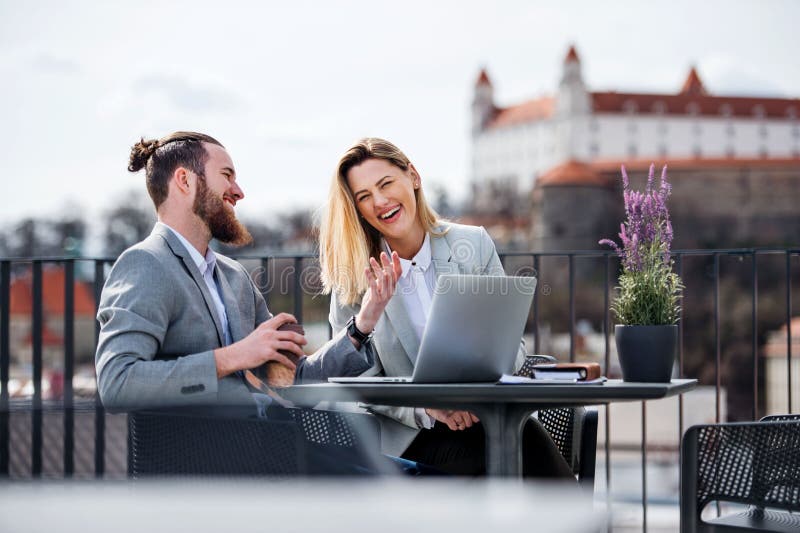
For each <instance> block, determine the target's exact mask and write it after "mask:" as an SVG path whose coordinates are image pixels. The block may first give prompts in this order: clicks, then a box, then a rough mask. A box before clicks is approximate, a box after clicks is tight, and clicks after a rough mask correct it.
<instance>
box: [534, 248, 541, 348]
mask: <svg viewBox="0 0 800 533" xmlns="http://www.w3.org/2000/svg"><path fill="white" fill-rule="evenodd" d="M539 266H540V261H539V254H534V255H533V271H534V272H535V273H536V277H537V278H538V282H537V286H538V287H539V288H537V289H536V290H535V291H534V293H533V353H535V354H540V353H542V350H541V347H542V340H541V339H540V338H539V293H541V292H542V290H541V285H542V273H541V272H539Z"/></svg>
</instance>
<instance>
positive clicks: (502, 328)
mask: <svg viewBox="0 0 800 533" xmlns="http://www.w3.org/2000/svg"><path fill="white" fill-rule="evenodd" d="M535 289H536V278H535V277H520V276H471V275H457V274H442V275H441V276H439V278H438V279H437V281H436V289H435V290H434V293H433V300H432V302H431V311H430V315H429V316H428V322H427V323H426V325H425V330H424V331H423V333H422V340H421V342H420V347H419V353H418V354H417V362H416V364H415V365H414V373H413V375H412V376H410V377H382V376H358V377H336V378H328V381H330V382H334V383H492V382H496V381H497V380H498V379H500V376H502V375H503V374H509V373H511V372H512V371H513V368H514V362H515V360H516V357H517V352H518V350H519V342H520V339H521V338H522V333H523V332H524V330H525V322H526V321H527V318H528V312H529V311H530V308H531V303H532V302H533V293H534V290H535Z"/></svg>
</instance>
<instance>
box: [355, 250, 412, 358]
mask: <svg viewBox="0 0 800 533" xmlns="http://www.w3.org/2000/svg"><path fill="white" fill-rule="evenodd" d="M369 265H370V266H368V267H367V268H365V269H364V275H365V276H367V279H368V280H369V288H368V289H367V292H366V293H364V298H363V299H362V300H361V310H360V311H359V312H358V315H357V316H356V327H357V328H358V331H361V332H363V333H371V332H372V330H373V329H375V324H377V323H378V319H379V318H380V317H381V313H383V310H384V309H386V304H388V303H389V300H391V299H392V296H393V295H394V290H395V288H396V287H397V280H398V279H399V278H400V276H401V275H402V274H403V268H402V267H401V266H400V256H399V255H397V252H392V257H391V259H389V256H388V255H386V252H381V262H380V264H379V263H378V261H376V260H375V258H374V257H370V258H369ZM351 340H353V343H354V344H355V340H354V339H351ZM356 347H357V348H358V347H359V346H356Z"/></svg>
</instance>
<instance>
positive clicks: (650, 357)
mask: <svg viewBox="0 0 800 533" xmlns="http://www.w3.org/2000/svg"><path fill="white" fill-rule="evenodd" d="M654 174H655V165H650V174H649V176H648V178H647V187H646V189H645V191H644V192H643V193H642V192H640V191H634V190H632V189H631V188H630V181H629V180H628V175H627V173H626V172H625V167H624V166H623V167H622V184H623V195H624V199H625V217H626V220H625V222H623V223H622V224H621V225H620V233H619V238H620V240H621V241H622V246H619V245H617V243H616V242H614V241H612V240H609V239H603V240H601V241H600V244H606V245H609V246H611V247H612V248H614V250H616V252H617V254H619V256H620V258H621V260H622V266H621V269H622V272H621V273H620V276H619V286H618V287H617V288H616V290H617V295H616V297H615V299H614V301H613V303H612V306H611V310H612V311H613V312H614V315H615V316H616V322H617V325H616V326H615V327H614V337H615V340H616V344H617V354H618V355H619V364H620V367H621V369H622V378H623V380H625V381H646V382H658V383H663V382H668V381H670V377H671V375H672V366H673V364H674V362H675V352H676V348H677V342H678V326H677V323H678V319H679V318H680V295H681V290H682V289H683V284H682V283H681V279H680V277H679V276H678V275H677V274H676V273H675V272H673V270H672V263H673V261H672V258H671V257H670V246H671V244H672V225H671V223H670V220H669V210H668V209H667V198H668V197H669V195H670V192H671V186H670V184H669V182H668V181H667V167H666V165H665V166H664V169H663V170H662V172H661V183H660V184H659V187H658V188H656V187H655V184H654Z"/></svg>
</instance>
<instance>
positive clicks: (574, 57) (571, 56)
mask: <svg viewBox="0 0 800 533" xmlns="http://www.w3.org/2000/svg"><path fill="white" fill-rule="evenodd" d="M568 61H577V62H579V63H580V61H581V60H580V58H579V57H578V52H576V51H575V45H574V44H573V45H570V47H569V52H567V57H565V58H564V63H566V62H568Z"/></svg>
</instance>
